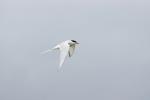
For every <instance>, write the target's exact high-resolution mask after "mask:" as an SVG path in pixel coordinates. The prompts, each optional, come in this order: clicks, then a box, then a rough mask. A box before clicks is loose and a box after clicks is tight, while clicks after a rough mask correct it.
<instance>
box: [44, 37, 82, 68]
mask: <svg viewBox="0 0 150 100" xmlns="http://www.w3.org/2000/svg"><path fill="white" fill-rule="evenodd" d="M77 44H79V43H78V42H77V41H75V40H66V41H63V42H61V43H60V44H58V45H56V46H55V47H53V48H52V49H48V50H46V51H44V52H42V54H45V53H48V52H50V51H53V50H59V51H60V63H59V69H60V68H61V67H62V65H63V63H64V61H65V59H66V57H67V56H69V57H72V55H73V54H74V51H75V47H76V45H77Z"/></svg>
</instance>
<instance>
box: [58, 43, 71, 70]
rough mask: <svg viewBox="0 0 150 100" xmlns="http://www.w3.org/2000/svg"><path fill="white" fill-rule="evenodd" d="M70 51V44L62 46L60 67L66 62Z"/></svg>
mask: <svg viewBox="0 0 150 100" xmlns="http://www.w3.org/2000/svg"><path fill="white" fill-rule="evenodd" d="M68 52H69V45H65V46H62V47H61V48H60V63H59V67H60V68H61V66H62V64H63V63H64V61H65V59H66V56H67V55H68Z"/></svg>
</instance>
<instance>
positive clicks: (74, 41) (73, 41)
mask: <svg viewBox="0 0 150 100" xmlns="http://www.w3.org/2000/svg"><path fill="white" fill-rule="evenodd" d="M71 43H72V44H79V43H78V42H77V41H76V40H71Z"/></svg>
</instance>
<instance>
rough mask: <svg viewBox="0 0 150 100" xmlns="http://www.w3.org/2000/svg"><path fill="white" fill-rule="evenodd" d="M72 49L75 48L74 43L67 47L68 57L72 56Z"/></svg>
mask: <svg viewBox="0 0 150 100" xmlns="http://www.w3.org/2000/svg"><path fill="white" fill-rule="evenodd" d="M74 50H75V45H72V46H70V48H69V52H68V53H69V57H72V55H73V53H74Z"/></svg>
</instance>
